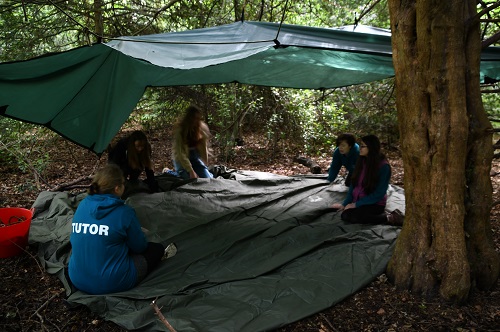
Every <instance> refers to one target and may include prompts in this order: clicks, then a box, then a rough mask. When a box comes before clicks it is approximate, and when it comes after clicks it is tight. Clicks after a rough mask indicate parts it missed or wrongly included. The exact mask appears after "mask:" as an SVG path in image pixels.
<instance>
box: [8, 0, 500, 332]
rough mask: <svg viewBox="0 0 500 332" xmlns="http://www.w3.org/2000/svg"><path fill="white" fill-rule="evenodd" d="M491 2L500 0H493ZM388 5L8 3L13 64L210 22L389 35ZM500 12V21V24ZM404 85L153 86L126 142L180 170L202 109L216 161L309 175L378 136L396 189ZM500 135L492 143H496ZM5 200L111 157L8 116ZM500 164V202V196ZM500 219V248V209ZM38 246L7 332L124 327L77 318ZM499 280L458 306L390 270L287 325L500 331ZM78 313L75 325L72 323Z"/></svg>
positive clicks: (24, 270)
mask: <svg viewBox="0 0 500 332" xmlns="http://www.w3.org/2000/svg"><path fill="white" fill-rule="evenodd" d="M478 3H479V6H481V5H488V4H491V3H493V1H479V2H478ZM388 15H389V14H388V9H387V1H384V0H376V1H368V0H367V1H352V0H351V1H349V0H339V1H312V0H309V1H307V0H306V1H300V2H298V1H273V0H271V1H265V2H264V1H252V0H248V1H238V0H234V1H215V0H214V1H187V0H186V1H180V0H172V1H160V0H148V1H147V3H146V2H145V1H135V0H133V1H106V0H95V1H56V0H54V1H44V0H37V1H10V0H6V1H3V2H2V3H1V4H0V61H1V62H7V61H18V60H25V59H29V58H32V57H35V56H40V55H44V54H47V53H51V52H59V51H64V50H68V49H71V48H74V47H78V46H82V45H88V44H91V43H94V42H100V41H102V42H106V41H107V40H106V37H116V36H122V35H138V34H150V33H160V32H168V31H182V30H187V29H194V28H203V27H209V26H214V25H219V24H225V23H231V22H234V21H236V20H240V19H241V18H242V17H243V18H244V19H245V20H256V21H259V20H262V21H269V22H284V23H287V24H301V25H310V26H318V27H338V26H342V25H350V24H364V25H372V26H377V27H382V28H389V16H388ZM492 15H493V16H492V17H491V19H492V21H491V22H485V23H483V24H482V27H483V31H484V34H485V35H487V34H488V33H489V31H491V30H498V28H499V22H498V21H495V19H496V20H498V19H499V18H500V13H499V11H498V10H497V11H494V12H493V13H492ZM495 15H496V16H495ZM482 89H483V90H484V92H485V93H483V103H484V107H485V109H486V111H487V112H488V115H489V117H490V120H491V121H492V124H493V125H494V126H496V123H497V121H498V119H500V115H499V114H498V113H499V112H500V108H499V105H500V98H499V94H498V91H499V90H500V89H499V86H498V83H496V84H495V83H491V84H487V85H484V86H483V87H482ZM396 93H397V91H395V88H394V81H393V80H392V79H389V80H385V81H381V82H373V83H369V84H363V85H359V86H353V87H344V88H338V89H330V90H323V91H311V90H292V89H283V88H269V87H258V86H245V85H241V84H224V85H206V86H189V87H187V86H185V87H166V88H154V89H153V88H151V89H148V90H147V91H146V93H145V95H144V97H143V99H142V100H141V102H140V103H139V104H138V105H137V108H136V109H135V110H134V112H133V113H132V115H131V117H130V119H129V121H128V122H127V123H125V124H124V126H123V128H122V130H121V131H120V132H119V133H117V137H116V138H119V137H122V136H123V135H125V134H126V133H127V132H129V131H130V130H132V129H137V128H140V129H142V130H144V131H146V132H147V134H148V136H149V137H150V139H151V141H152V144H153V150H154V160H155V168H156V171H157V172H159V171H160V170H161V169H162V168H163V167H169V168H172V164H171V158H170V157H171V154H170V137H171V136H170V134H171V128H172V124H173V122H174V121H175V119H176V118H177V117H178V115H179V114H180V112H182V111H183V109H184V108H185V107H186V106H187V105H188V104H189V103H191V102H194V103H197V104H199V105H200V106H201V107H202V108H203V109H204V111H205V118H206V120H207V122H208V124H209V126H210V129H211V132H212V134H213V137H212V140H211V144H212V153H213V156H212V160H213V163H214V164H221V165H227V166H228V167H232V168H239V169H252V170H261V171H267V172H273V173H278V174H284V175H293V174H304V173H307V172H308V171H309V169H308V168H307V167H304V166H302V165H300V164H298V163H297V162H295V161H294V158H295V157H297V156H306V157H309V158H311V159H313V160H315V161H316V162H318V164H320V166H321V167H322V169H323V172H326V169H327V168H328V165H329V162H330V158H331V153H332V150H333V148H334V142H335V138H336V136H337V135H338V134H339V133H342V132H346V131H349V132H353V133H354V134H356V135H358V136H359V135H364V134H367V133H370V134H376V135H378V136H379V137H380V138H381V140H382V141H383V143H384V152H386V153H387V154H388V156H389V158H390V160H391V166H393V173H394V174H393V183H394V184H397V185H400V186H403V187H404V175H403V168H402V163H401V159H400V158H401V157H400V146H399V131H398V124H397V116H396V109H395V108H396V107H395V96H396ZM496 139H497V138H495V140H494V141H493V142H492V145H493V144H494V143H495V141H496ZM0 160H1V163H0V206H2V207H6V206H20V207H26V208H29V207H30V206H31V204H32V203H33V202H34V200H35V199H36V196H37V194H38V193H39V192H40V191H42V190H50V189H54V188H58V187H59V188H60V186H61V185H63V184H67V183H70V182H72V181H75V180H79V182H77V186H76V187H74V189H72V190H73V191H78V190H84V189H83V188H79V187H78V185H81V186H84V185H85V184H86V183H88V179H89V177H91V176H92V174H93V172H94V171H95V169H96V168H98V167H99V165H102V164H103V163H105V160H106V154H104V155H103V156H100V157H99V156H96V155H94V154H92V153H91V152H88V151H86V150H83V149H81V148H79V147H77V146H75V145H74V144H72V143H70V142H67V141H65V140H64V139H62V138H61V137H59V136H57V135H56V134H54V133H52V132H50V131H48V130H47V129H44V128H42V127H39V126H35V125H31V124H26V123H21V122H18V121H15V120H11V119H8V118H4V117H0ZM499 172H500V169H499V167H498V162H497V160H496V159H495V160H494V162H493V168H492V173H491V176H492V181H493V184H494V193H493V195H494V201H496V202H498V201H500V197H499V195H498V184H497V178H496V177H497V175H498V174H499ZM497 206H498V205H497V203H495V205H494V208H493V209H492V211H491V225H492V228H493V235H494V239H495V245H496V250H497V252H498V251H500V244H499V243H500V240H499V237H500V235H499V226H498V213H499V212H498V208H497ZM35 253H36V248H29V249H28V253H27V254H26V255H23V256H20V257H16V258H12V259H4V260H2V264H0V276H1V279H2V280H3V282H2V283H0V299H1V301H0V330H6V331H19V330H23V331H31V330H43V329H46V330H50V331H52V330H61V331H65V330H73V331H78V330H85V331H113V330H116V331H118V330H120V329H119V328H118V327H117V326H116V325H114V324H111V323H109V322H103V321H102V320H101V319H100V318H99V317H95V316H94V315H93V314H92V313H90V311H89V310H88V309H86V308H79V309H77V310H76V311H68V309H67V308H66V307H65V306H64V294H63V293H62V292H61V291H60V288H61V285H60V284H59V282H58V280H57V279H55V278H53V277H52V276H50V275H47V274H46V273H44V272H43V271H41V270H40V269H39V267H38V266H37V264H36V260H35V259H34V258H33V257H32V256H30V255H29V254H31V255H35ZM498 295H499V289H498V285H497V286H496V287H495V288H494V289H493V290H492V291H491V292H484V293H482V292H474V293H473V294H471V299H470V301H469V302H468V303H467V305H465V306H462V307H458V306H453V305H450V304H446V303H444V302H441V301H440V300H437V299H432V300H429V299H425V298H420V297H419V296H418V295H417V294H411V293H409V292H407V291H396V290H395V289H394V287H393V286H391V285H390V283H389V282H388V281H387V280H386V278H385V277H384V276H381V277H380V278H379V279H378V280H377V281H375V282H374V283H372V284H371V285H369V286H368V287H367V288H366V289H365V290H363V291H362V292H360V293H358V294H356V295H354V296H353V297H352V298H350V299H348V300H346V301H344V302H342V303H341V304H340V305H338V306H335V307H333V308H331V309H329V310H327V311H325V312H323V313H320V314H318V315H316V316H314V317H311V318H309V319H306V320H304V321H301V322H298V323H297V324H292V325H291V326H288V327H285V328H283V330H282V331H350V330H364V331H379V330H394V331H417V330H421V331H425V330H429V329H431V328H433V329H436V330H439V331H449V330H457V331H494V330H498V327H499V326H500V306H499V301H498V297H499V296H498ZM68 314H69V315H70V316H71V318H70V319H66V318H65V317H67V315H68Z"/></svg>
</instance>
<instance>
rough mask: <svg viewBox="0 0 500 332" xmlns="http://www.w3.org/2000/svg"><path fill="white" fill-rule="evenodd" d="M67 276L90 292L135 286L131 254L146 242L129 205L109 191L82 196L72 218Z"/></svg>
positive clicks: (140, 250) (134, 269)
mask: <svg viewBox="0 0 500 332" xmlns="http://www.w3.org/2000/svg"><path fill="white" fill-rule="evenodd" d="M70 242H71V246H72V252H71V257H70V260H69V267H68V270H69V271H68V272H69V277H70V279H71V282H72V283H73V285H74V286H75V287H76V288H78V289H79V290H81V291H84V292H86V293H89V294H106V293H115V292H121V291H125V290H128V289H131V288H132V287H134V286H135V285H136V283H137V271H136V268H135V265H134V262H133V260H132V257H131V256H130V255H131V254H139V253H142V252H144V251H145V250H146V248H147V245H148V242H147V240H146V237H145V235H144V233H143V232H142V229H141V225H140V223H139V220H138V219H137V216H136V214H135V211H134V209H133V208H132V207H130V206H128V205H125V202H124V201H123V200H121V199H120V198H118V197H117V196H115V195H112V194H103V195H97V194H96V195H89V196H87V197H86V198H85V199H83V200H82V201H81V202H80V204H79V205H78V208H77V209H76V212H75V215H74V216H73V221H72V232H71V237H70Z"/></svg>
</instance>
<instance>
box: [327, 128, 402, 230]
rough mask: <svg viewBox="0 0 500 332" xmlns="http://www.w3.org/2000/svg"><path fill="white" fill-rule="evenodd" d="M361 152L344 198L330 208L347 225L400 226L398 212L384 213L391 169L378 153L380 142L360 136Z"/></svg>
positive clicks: (400, 215) (400, 217)
mask: <svg viewBox="0 0 500 332" xmlns="http://www.w3.org/2000/svg"><path fill="white" fill-rule="evenodd" d="M360 149H361V150H360V157H359V159H358V161H357V163H356V167H355V168H354V172H353V175H352V182H351V185H350V186H349V191H348V192H347V196H346V198H345V199H344V201H343V202H342V203H335V204H333V205H332V206H331V207H332V208H334V209H337V210H340V211H342V214H341V215H340V218H341V219H342V220H344V221H347V222H349V223H353V224H389V225H393V226H402V225H403V221H404V216H403V215H402V213H401V211H399V210H398V209H396V210H394V211H393V212H391V213H389V214H388V213H386V212H385V207H386V202H387V189H388V188H389V181H390V179H391V166H390V165H389V162H388V161H387V159H386V157H385V155H384V154H383V153H382V152H381V144H380V140H379V139H378V137H377V136H375V135H367V136H363V137H362V138H361V145H360Z"/></svg>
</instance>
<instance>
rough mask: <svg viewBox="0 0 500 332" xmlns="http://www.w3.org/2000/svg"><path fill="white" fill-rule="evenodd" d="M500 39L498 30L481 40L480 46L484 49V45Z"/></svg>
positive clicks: (486, 45)
mask: <svg viewBox="0 0 500 332" xmlns="http://www.w3.org/2000/svg"><path fill="white" fill-rule="evenodd" d="M499 40H500V32H497V33H495V34H494V35H493V36H491V37H489V38H486V39H485V40H483V41H482V42H481V47H482V48H483V49H485V48H486V47H488V46H490V45H491V44H493V43H496V42H497V41H499Z"/></svg>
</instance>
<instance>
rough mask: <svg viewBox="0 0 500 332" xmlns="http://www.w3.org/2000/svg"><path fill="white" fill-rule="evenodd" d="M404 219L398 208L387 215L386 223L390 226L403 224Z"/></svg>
mask: <svg viewBox="0 0 500 332" xmlns="http://www.w3.org/2000/svg"><path fill="white" fill-rule="evenodd" d="M404 221H405V216H404V215H403V212H401V211H399V210H398V209H396V210H394V211H392V212H391V213H390V214H389V215H388V216H387V223H388V224H389V225H392V226H403V223H404Z"/></svg>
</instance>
